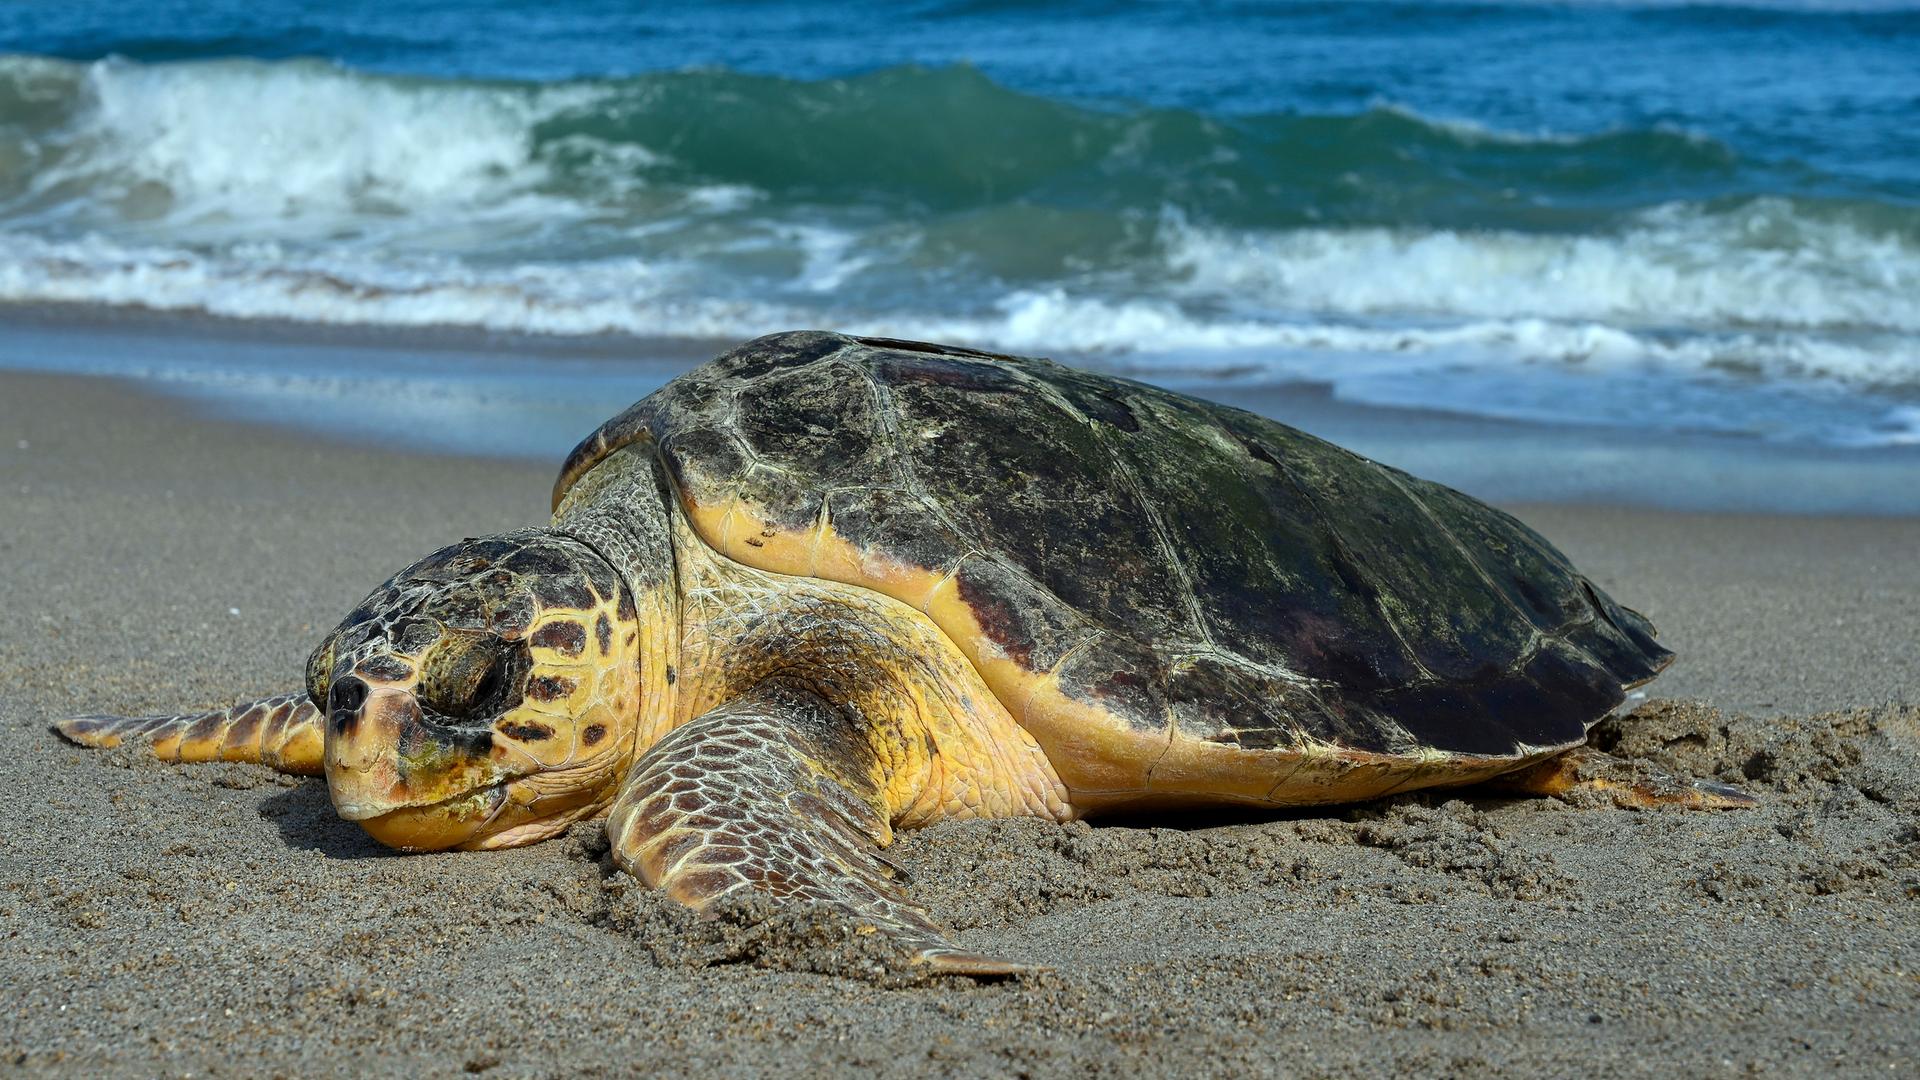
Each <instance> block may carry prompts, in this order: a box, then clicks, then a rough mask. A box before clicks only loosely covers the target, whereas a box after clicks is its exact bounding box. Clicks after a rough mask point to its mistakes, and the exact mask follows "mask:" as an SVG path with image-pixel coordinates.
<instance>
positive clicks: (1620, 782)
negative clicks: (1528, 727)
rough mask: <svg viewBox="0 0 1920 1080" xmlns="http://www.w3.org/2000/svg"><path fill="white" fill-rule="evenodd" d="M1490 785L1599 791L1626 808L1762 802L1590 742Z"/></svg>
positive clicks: (1531, 791) (1527, 791)
mask: <svg viewBox="0 0 1920 1080" xmlns="http://www.w3.org/2000/svg"><path fill="white" fill-rule="evenodd" d="M1489 786H1490V787H1492V788H1494V789H1495V790H1498V791H1510V792H1514V793H1516V794H1521V795H1552V796H1564V795H1570V794H1573V793H1574V792H1581V791H1587V792H1596V793H1600V794H1604V795H1606V796H1607V797H1608V798H1611V799H1612V800H1613V802H1614V804H1615V805H1616V806H1619V807H1620V808H1621V809H1623V810H1653V809H1658V808H1664V807H1672V808H1676V809H1682V810H1740V809H1745V808H1746V807H1749V806H1758V805H1760V800H1758V799H1756V798H1754V797H1753V796H1751V795H1749V794H1747V793H1746V792H1744V791H1741V790H1740V789H1739V788H1736V787H1731V786H1729V785H1727V784H1720V783H1715V782H1714V781H1712V780H1695V779H1689V778H1685V777H1678V776H1672V775H1669V774H1667V773H1664V772H1661V771H1660V770H1659V769H1656V768H1653V767H1652V766H1650V765H1646V764H1644V763H1641V762H1635V761H1625V760H1622V759H1621V758H1617V757H1614V756H1613V755H1612V754H1609V753H1605V752H1604V751H1600V750H1595V749H1594V748H1593V747H1591V746H1579V747H1575V748H1574V749H1572V750H1569V751H1567V752H1566V753H1564V754H1558V755H1555V756H1554V757H1550V758H1548V759H1546V760H1545V761H1542V762H1539V763H1538V764H1535V765H1530V766H1528V767H1526V768H1524V769H1518V770H1516V771H1514V772H1510V773H1507V774H1506V775H1504V776H1499V777H1496V778H1494V779H1493V780H1492V781H1491V782H1490V783H1489Z"/></svg>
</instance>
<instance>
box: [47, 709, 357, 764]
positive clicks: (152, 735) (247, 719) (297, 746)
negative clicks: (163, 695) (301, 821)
mask: <svg viewBox="0 0 1920 1080" xmlns="http://www.w3.org/2000/svg"><path fill="white" fill-rule="evenodd" d="M53 730H54V732H55V733H56V734H58V735H59V736H60V737H61V738H63V739H66V740H67V741H68V742H71V743H75V744H77V745H80V746H86V747H91V748H94V749H99V750H104V749H107V748H109V747H115V746H119V745H120V744H121V743H123V742H127V741H145V742H146V743H147V744H148V745H150V746H151V747H152V749H153V754H154V756H155V757H157V758H159V759H160V760H161V761H169V762H192V761H253V762H259V763H260V764H263V765H270V766H272V767H273V768H276V769H279V770H280V771H281V772H287V773H297V774H304V775H317V774H319V772H320V768H321V758H320V754H321V744H322V742H323V739H322V734H321V728H320V713H319V710H317V709H315V708H314V707H313V705H312V704H311V703H309V702H308V701H307V695H305V694H281V695H280V696H278V697H270V698H266V699H264V700H261V701H248V702H242V703H241V704H239V705H235V706H234V707H233V708H231V709H223V710H220V711H218V712H208V713H187V714H185V715H181V716H73V717H68V718H67V719H65V720H61V721H58V722H57V723H55V724H54V725H53Z"/></svg>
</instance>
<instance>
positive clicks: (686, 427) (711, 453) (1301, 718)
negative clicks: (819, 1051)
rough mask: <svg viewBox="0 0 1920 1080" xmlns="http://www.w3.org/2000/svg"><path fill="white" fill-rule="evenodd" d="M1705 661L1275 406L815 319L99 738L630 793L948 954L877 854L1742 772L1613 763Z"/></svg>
mask: <svg viewBox="0 0 1920 1080" xmlns="http://www.w3.org/2000/svg"><path fill="white" fill-rule="evenodd" d="M1671 658H1672V657H1671V654H1670V653H1669V652H1668V651H1667V650H1666V649H1664V648H1662V647H1661V646H1660V645H1658V644H1656V643H1655V641H1654V633H1653V628H1652V626H1651V625H1649V623H1648V622H1647V620H1646V619H1645V618H1643V617H1641V616H1640V615H1639V614H1637V613H1635V612H1633V611H1631V610H1629V609H1627V608H1624V607H1622V606H1620V605H1618V604H1616V603H1614V602H1613V601H1612V600H1611V599H1609V598H1608V597H1607V595H1606V594H1605V593H1603V592H1601V591H1600V590H1599V589H1598V588H1596V587H1595V586H1594V585H1593V583H1592V582H1590V581H1589V580H1587V579H1586V578H1585V577H1583V576H1581V575H1580V573H1579V572H1578V571H1576V570H1575V569H1574V568H1573V567H1572V566H1571V565H1570V564H1569V563H1568V561H1567V559H1566V558H1565V557H1564V556H1562V555H1561V553H1560V552H1559V551H1557V550H1555V548H1554V547H1553V546H1552V545H1551V544H1549V543H1548V542H1547V541H1545V540H1544V539H1542V538H1541V537H1540V536H1539V534H1537V533H1535V532H1534V531H1532V530H1531V529H1529V528H1527V527H1526V526H1525V525H1522V524H1521V523H1520V522H1518V521H1516V520H1515V519H1514V518H1512V517H1510V516H1508V515H1507V514H1505V513H1502V512H1501V511H1498V510H1495V509H1492V508H1490V507H1488V506H1486V505H1484V504H1482V503H1480V502H1477V501H1475V500H1474V499H1471V498H1469V497H1467V496H1465V495H1462V494H1460V493H1459V492H1456V491H1453V490H1451V489H1449V488H1446V487H1442V486H1440V485H1438V484H1434V483H1429V482H1427V481H1424V480H1419V479H1416V478H1414V477H1412V476H1409V475H1408V474H1406V473H1403V472H1400V471H1399V470H1396V469H1392V468H1388V467H1386V466H1383V465H1380V464H1377V463H1375V462H1373V461H1369V460H1367V459H1366V458H1363V457H1360V456H1358V455H1355V454H1352V453H1350V452H1348V451H1346V450H1342V449H1340V448H1338V447H1336V446H1333V445H1331V444H1329V443H1326V442H1323V441H1321V440H1319V439H1316V438H1313V437H1312V436H1309V435H1306V434H1304V433H1302V432H1299V431H1296V430H1294V429H1292V428H1289V427H1286V426H1284V425H1282V424H1279V423H1276V422H1274V421H1271V420H1267V419H1264V418H1262V417H1259V416H1255V415H1253V414H1252V413H1248V412H1243V411H1241V410H1239V409H1234V408H1228V407H1226V406H1223V405H1216V404H1210V403H1207V402H1203V401H1199V400H1196V399H1194V398H1191V397H1186V396H1183V395H1180V394H1177V393H1173V392H1170V391H1167V390H1162V389H1157V388H1154V387H1151V386H1146V385H1143V384H1140V383H1137V382H1131V381H1128V380H1125V379H1119V378H1112V377H1108V376H1105V375H1098V374H1092V373H1089V372H1086V371H1081V370H1076V369H1075V368H1072V367H1067V366H1064V365H1061V364H1056V363H1052V362H1050V361H1046V360H1035V359H1023V358H1018V357H1012V356H1002V355H997V354H992V353H984V352H976V351H973V350H970V349H963V348H954V347H948V346H941V345H930V344H924V343H920V342H910V341H896V340H890V339H881V338H859V337H847V336H843V335H840V334H833V333H824V332H815V331H806V332H794V333H785V334H776V335H773V336H769V337H763V338H760V339H757V340H754V341H751V342H748V343H747V344H745V345H742V346H740V347H738V348H736V349H734V350H732V351H730V352H728V353H726V354H725V355H723V356H721V357H719V358H718V359H716V360H714V361H712V362H710V363H708V364H705V365H704V366H701V367H699V368H697V369H695V370H693V371H692V372H689V373H688V374H686V375H683V376H681V377H680V378H677V379H675V380H673V381H672V382H670V383H668V384H667V385H666V386H665V387H663V388H662V389H660V390H659V391H658V392H656V393H654V394H652V395H650V396H648V397H647V398H645V399H644V400H642V401H640V402H639V403H638V404H636V405H634V406H632V407H631V408H629V409H628V410H627V411H625V412H624V413H621V414H620V415H619V416H617V417H615V418H614V419H612V420H611V421H609V422H607V423H606V424H605V425H604V426H602V427H601V428H600V429H599V430H598V431H596V432H594V433H593V435H592V436H590V437H589V438H588V439H587V440H586V441H585V442H583V443H581V444H580V446H579V447H578V448H576V449H575V450H574V451H573V453H572V455H571V456H569V457H568V459H567V461H566V465H565V468H564V469H563V470H562V472H561V475H560V478H559V481H558V483H557V484H556V485H555V488H554V512H553V517H552V519H551V521H550V522H549V523H548V524H547V525H546V526H544V527H542V528H532V529H523V530H520V531H517V532H510V533H504V534H501V535H498V536H490V537H483V538H480V539H468V540H463V541H461V542H460V543H457V544H454V545H452V546H450V547H447V548H443V549H442V550H440V551H437V552H435V553H433V554H431V555H429V556H427V557H426V558H425V559H422V560H421V561H419V562H417V563H415V564H414V565H412V566H410V567H408V568H406V569H405V570H402V571H401V572H400V573H398V574H396V575H395V576H394V577H393V578H392V579H391V580H389V581H388V582H387V583H386V584H384V585H381V586H380V587H379V588H378V589H376V590H375V591H374V592H373V594H372V595H371V596H369V597H367V599H366V601H365V602H364V603H362V604H361V605H360V606H359V607H356V608H355V609H354V610H353V611H352V612H350V613H349V614H348V615H347V617H346V618H345V620H343V621H342V622H341V623H340V625H339V626H338V627H337V628H336V629H335V630H334V631H333V632H332V633H330V634H328V635H327V638H326V640H325V641H323V642H321V643H320V645H319V647H318V648H317V649H315V650H314V652H313V655H312V658H311V659H310V660H309V661H308V662H307V670H306V690H305V692H304V693H300V694H290V695H285V696H282V697H277V698H269V699H267V700H265V701H261V702H254V703H249V704H243V705H239V706H235V707H234V708H232V709H230V710H226V711H223V712H211V713H206V714H200V715H187V716H173V717H148V718H138V719H123V718H113V717H82V718H75V719H71V720H67V721H64V722H62V723H60V724H59V725H57V730H58V731H59V732H60V733H61V734H62V735H64V736H65V737H67V738H68V739H70V740H72V741H74V742H77V743H81V744H85V745H88V746H112V745H115V744H118V743H119V742H121V741H122V740H123V739H131V738H135V737H139V738H142V739H146V740H149V741H150V742H151V744H152V747H153V750H154V752H155V753H157V754H158V755H159V756H160V757H162V758H164V759H166V760H169V761H211V760H228V761H258V762H262V763H265V764H268V765H271V766H273V767H275V768H278V769H281V770H284V771H288V772H295V773H323V772H324V773H325V775H326V778H327V785H328V788H329V790H330V792H331V794H332V797H333V804H334V806H335V807H336V808H337V810H338V811H339V813H340V814H341V816H343V817H345V818H348V819H350V820H353V821H357V822H359V823H360V824H361V825H362V826H363V827H364V828H365V829H366V831H367V832H369V833H371V834H372V835H373V836H374V837H375V838H377V839H378V840H380V841H381V842H383V843H386V844H388V845H391V846H394V847H398V848H403V849H406V850H412V851H426V850H435V849H445V848H467V849H484V848H500V847H510V846H514V845H518V844H527V843H532V842H534V841H537V840H542V839H545V838H547V837H550V836H553V835H555V834H556V833H559V832H561V831H562V830H564V829H566V828H567V827H568V826H569V825H571V824H572V823H574V822H576V821H582V820H587V819H592V818H596V817H601V816H604V817H605V818H606V828H607V832H608V834H609V839H610V843H611V850H612V855H613V857H614V859H615V860H616V861H617V862H618V863H619V864H620V865H621V866H622V867H624V868H625V869H627V870H628V871H630V872H632V873H633V874H636V875H638V876H639V877H640V878H641V880H643V881H645V882H646V883H647V884H648V885H651V886H656V887H659V888H662V889H665V890H666V892H667V893H668V894H669V895H671V896H672V897H673V898H674V899H676V900H678V901H680V902H682V903H685V904H688V905H691V906H693V907H696V908H706V907H710V906H712V905H713V904H714V903H715V901H716V900H719V899H720V898H723V897H728V896H734V895H737V894H742V893H743V891H744V890H759V891H761V892H763V893H765V894H767V895H769V896H771V897H772V898H774V900H776V901H788V900H804V901H812V902H815V903H818V904H824V905H828V906H830V907H832V908H835V909H838V910H839V911H841V912H843V913H845V914H847V915H850V916H851V917H852V918H853V919H855V920H857V921H858V923H859V924H860V925H861V926H862V927H867V928H871V929H872V930H874V931H877V932H878V933H879V934H881V935H883V936H885V937H886V938H888V939H891V940H892V942H893V943H895V944H896V945H897V946H898V948H899V950H900V952H901V954H902V955H904V956H909V957H911V958H913V959H914V960H916V961H918V962H920V963H923V964H926V965H929V966H930V967H932V968H934V969H936V970H949V971H956V972H966V973H975V974H994V973H1004V972H1009V971H1014V970H1018V969H1019V965H1017V964H1014V963H1010V962H1007V961H1004V960H1001V959H997V958H993V957H987V956H982V955H978V954H976V953H974V952H970V951H968V950H966V949H964V948H961V947H959V946H958V945H956V944H954V943H953V942H952V941H951V939H950V936H949V934H948V933H947V932H945V931H943V930H942V929H941V928H940V927H939V926H938V925H937V924H936V923H935V922H934V921H933V919H932V918H931V917H930V916H929V915H928V914H927V913H926V912H924V911H922V910H921V909H920V908H918V907H916V906H915V905H914V904H913V903H912V901H911V900H910V899H909V898H908V896H907V894H906V893H905V891H904V890H903V888H902V884H903V881H902V876H901V874H900V873H899V871H898V869H897V868H896V867H895V866H894V865H893V864H891V863H890V862H888V860H887V859H886V858H885V857H884V856H883V855H882V854H881V851H882V849H884V848H885V847H886V846H887V845H888V844H889V843H890V841H891V840H892V837H893V833H894V830H896V829H902V828H912V827H917V826H923V825H927V824H929V823H931V822H935V821H939V820H943V819H948V818H990V817H1006V816H1013V815H1034V816H1038V817H1044V818H1050V819H1053V820H1056V821H1065V820H1068V819H1074V818H1080V817H1086V816H1091V815H1097V814H1101V813H1106V812H1110V811H1122V810H1124V811H1130V812H1135V813H1138V812H1142V811H1147V812H1152V811H1162V810H1174V809H1179V808H1191V807H1203V806H1219V805H1222V804H1232V805H1239V806H1248V807H1290V806H1303V805H1314V804H1326V803H1343V802H1354V801H1358V800H1365V799H1372V798H1375V797H1378V796H1382V795H1386V794H1388V793H1389V792H1400V791H1408V790H1412V789H1415V788H1422V787H1431V786H1437V785H1457V784H1470V783H1476V782H1482V781H1489V780H1494V779H1496V778H1498V779H1501V780H1504V781H1505V782H1506V785H1507V787H1508V788H1509V789H1510V790H1522V791H1531V792H1537V793H1554V792H1559V791H1565V790H1567V789H1568V788H1569V787H1571V786H1573V785H1575V784H1585V785H1587V786H1590V787H1593V788H1599V789H1608V790H1610V791H1611V792H1612V793H1613V795H1614V797H1615V798H1616V799H1618V800H1619V801H1622V802H1627V803H1642V804H1644V803H1653V802H1671V803H1679V804H1683V805H1692V806H1730V805H1738V804H1741V803H1743V802H1746V801H1748V800H1746V799H1745V798H1744V796H1742V795H1740V794H1739V793H1738V792H1736V791H1734V790H1732V789H1727V788H1720V787H1717V786H1714V785H1708V784H1703V783H1687V782H1682V781H1678V780H1673V779H1671V778H1665V777H1660V776H1655V775H1650V774H1646V773H1644V772H1640V773H1635V772H1634V771H1633V770H1631V769H1629V768H1627V767H1625V766H1624V764H1623V763H1619V762H1616V761H1613V760H1612V759H1609V758H1606V757H1605V756H1603V755H1600V754H1597V753H1595V752H1593V751H1591V750H1586V749H1582V747H1583V743H1584V741H1585V739H1586V734H1587V728H1588V726H1589V725H1591V724H1592V723H1593V722H1595V721H1596V720H1597V719H1599V718H1600V717H1602V716H1604V715H1605V714H1606V713H1607V712H1608V711H1609V710H1611V709H1612V708H1614V707H1615V706H1616V705H1618V704H1619V703H1620V702H1621V701H1622V698H1623V693H1624V690H1623V688H1627V687H1632V686H1635V685H1638V684H1640V683H1642V682H1644V681H1646V680H1648V679H1650V678H1652V677H1653V676H1654V675H1655V674H1656V673H1658V672H1659V671H1660V670H1661V669H1662V668H1664V667H1665V666H1666V665H1667V663H1668V661H1669V660H1670V659H1671Z"/></svg>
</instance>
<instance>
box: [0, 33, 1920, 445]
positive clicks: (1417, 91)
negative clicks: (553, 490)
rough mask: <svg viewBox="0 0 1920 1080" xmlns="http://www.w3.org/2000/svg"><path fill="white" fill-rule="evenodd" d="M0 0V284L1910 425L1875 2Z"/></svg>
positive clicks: (1420, 399)
mask: <svg viewBox="0 0 1920 1080" xmlns="http://www.w3.org/2000/svg"><path fill="white" fill-rule="evenodd" d="M631 7H632V6H631V5H625V4H613V3H580V2H574V3H567V2H541V3H532V2H524V0H523V2H513V3H507V2H494V3H478V4H476V3H459V4H453V3H426V4H410V5H399V4H391V3H382V4H374V3H364V2H350V3H336V4H331V5H325V6H315V5H306V4H287V3H258V2H256V3H245V4H241V3H193V4H185V3H147V4H139V5H135V4H65V5H58V6H55V5H9V6H6V7H0V53H6V54H8V55H5V56H0V300H13V301H27V302H30V301H47V300H54V301H68V302H76V303H82V304H104V305H134V306H144V307H152V308H162V309H173V310H184V311H200V312H207V313H211V314H215V315H220V316H225V317H230V318H237V319H257V318H273V319H288V318H290V319H298V320H311V321H315V322H325V323H350V324H370V325H375V326H381V325H390V326H419V325H440V324H447V325H456V326H471V327H477V328H483V329H492V330H509V331H531V332H538V333H551V334H570V335H581V334H589V335H598V334H608V333H615V334H638V335H647V336H669V337H687V338H735V337H742V336H747V335H750V334H755V333H760V332H765V331H767V330H772V329H779V328H785V327H789V326H797V325H820V326H832V327H838V328H846V329H854V330H868V331H876V332H884V333H890V334H896V335H903V336H918V337H930V338H940V339H948V340H960V341H966V342H970V343H974V344H981V345H987V346H997V347H1001V348H1009V349H1016V350H1022V351H1037V352H1049V353H1055V354H1070V355H1072V356H1075V357H1076V358H1079V359H1081V360H1082V361H1083V362H1087V363H1092V364H1096V365H1100V366H1106V367H1109V368H1112V369H1116V370H1121V371H1125V372H1129V373H1134V374H1139V375H1143V376H1146V377H1150V378H1161V379H1166V380H1177V381H1182V382H1197V383H1200V384H1205V385H1211V386H1213V387H1214V388H1215V389H1216V391H1217V392H1221V393H1230V392H1231V389H1232V387H1234V386H1236V385H1243V384H1267V385H1279V384H1297V383H1306V384H1314V385H1319V386H1325V387H1327V388H1330V390H1331V392H1332V393H1333V394H1334V395H1335V396H1336V397H1337V398H1339V399H1342V400H1346V401H1350V402H1356V403H1363V404H1370V405H1377V406H1383V407H1387V408H1408V407H1411V408H1419V409H1425V410H1432V409H1440V410H1445V411H1452V412H1458V413H1464V414H1470V415H1475V416H1482V417H1501V418H1510V419H1521V420H1539V421H1551V422H1554V423H1558V424H1568V423H1572V424H1581V425H1592V426H1596V427H1614V428H1634V429H1640V428H1655V429H1661V430H1667V431H1677V432H1689V433H1719V434H1726V435H1732V436H1738V437H1751V438H1759V439H1765V440H1770V441H1775V442H1784V443H1797V444H1819V445H1824V446H1828V447H1835V448H1847V447H1887V446H1897V445H1905V444H1915V443H1920V136H1916V135H1915V132H1916V131H1920V11H1916V9H1914V8H1912V7H1907V6H1900V5H1877V4H1868V5H1856V6H1848V5H1809V4H1801V5H1765V6H1735V5H1639V4H1624V3H1608V4H1587V5H1582V4H1572V5H1545V4H1532V3H1521V4H1441V3H1357V4H1320V3H1295V4H1240V5H1196V4H1149V5H1133V4H1093V3H1087V4H1075V5H1060V6H1054V7H1051V8H1049V9H1047V10H1046V11H1044V12H1035V11H1033V10H1031V9H1030V8H1029V6H1028V5H1021V4H992V3H968V4H959V3H950V4H929V3H921V4H833V5H826V4H791V3H757V4H727V5H701V6H697V7H695V6H689V7H688V9H686V10H675V11H666V10H659V11H636V10H632V9H631Z"/></svg>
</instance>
